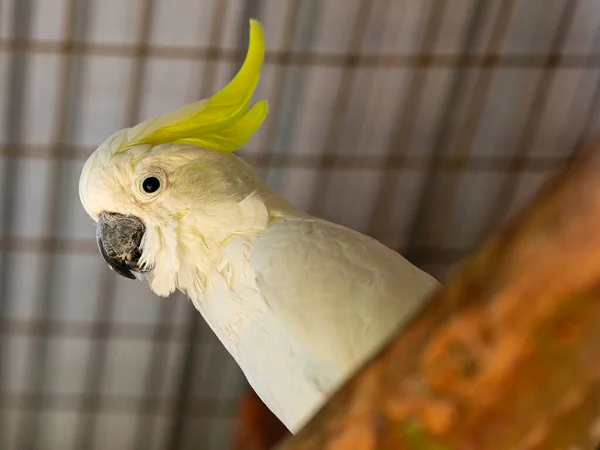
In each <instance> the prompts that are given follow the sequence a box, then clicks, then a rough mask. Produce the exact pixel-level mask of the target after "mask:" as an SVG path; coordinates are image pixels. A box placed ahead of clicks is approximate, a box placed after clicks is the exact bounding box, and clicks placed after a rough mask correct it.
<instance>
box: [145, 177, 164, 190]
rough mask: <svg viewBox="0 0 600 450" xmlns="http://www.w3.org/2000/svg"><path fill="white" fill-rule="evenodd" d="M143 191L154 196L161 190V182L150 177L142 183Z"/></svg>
mask: <svg viewBox="0 0 600 450" xmlns="http://www.w3.org/2000/svg"><path fill="white" fill-rule="evenodd" d="M142 189H144V192H146V193H148V194H152V193H154V192H156V191H158V190H159V189H160V180H159V179H158V178H156V177H148V178H146V179H144V181H143V182H142Z"/></svg>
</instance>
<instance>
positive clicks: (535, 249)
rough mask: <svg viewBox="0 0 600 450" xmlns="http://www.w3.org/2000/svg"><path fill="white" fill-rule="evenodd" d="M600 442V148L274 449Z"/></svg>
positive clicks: (452, 448)
mask: <svg viewBox="0 0 600 450" xmlns="http://www.w3.org/2000/svg"><path fill="white" fill-rule="evenodd" d="M599 443H600V145H596V146H594V147H593V148H591V149H590V150H589V151H588V152H587V153H586V155H585V156H584V157H582V158H581V159H580V160H579V161H578V162H577V163H576V164H574V165H573V166H572V167H571V168H570V169H569V170H568V171H566V172H565V173H564V174H563V175H562V176H561V177H559V179H558V180H556V181H555V182H554V183H553V184H552V185H551V186H549V187H547V188H546V189H545V191H544V192H543V193H542V195H540V196H538V198H537V199H536V200H535V201H534V202H533V204H532V205H531V206H530V207H529V208H528V209H527V210H526V211H525V212H524V213H523V214H521V216H520V217H518V218H517V219H516V220H515V221H513V223H512V224H511V225H510V226H508V227H506V228H505V230H504V231H503V232H501V233H499V234H497V235H495V236H493V237H491V238H490V239H488V240H487V241H486V242H485V243H484V244H483V245H481V246H480V247H479V249H478V250H477V251H475V252H474V253H473V255H472V256H470V257H469V258H467V259H466V260H465V261H464V262H463V263H462V264H461V266H460V267H459V269H458V270H456V271H455V272H454V274H453V275H451V276H450V277H449V278H448V280H447V282H446V285H445V287H444V288H443V289H442V290H441V291H440V292H438V293H437V294H436V295H434V297H433V298H432V299H431V301H430V302H429V303H428V305H427V306H426V307H425V309H424V311H423V312H422V313H421V314H419V315H418V317H416V318H415V319H414V320H413V321H412V322H411V323H410V324H409V325H408V326H407V327H405V328H404V329H403V330H402V331H401V332H399V333H398V334H397V336H396V337H395V338H394V339H392V341H391V342H390V343H389V344H388V345H387V346H386V347H385V348H384V349H383V350H382V351H381V352H380V353H379V354H378V355H376V357H374V358H373V359H372V360H371V361H370V362H369V363H368V364H366V365H365V367H363V369H361V370H360V371H359V372H358V373H357V374H356V375H355V376H354V377H353V378H352V379H351V380H349V381H348V382H347V383H346V384H345V385H344V386H343V387H342V388H341V390H340V391H339V392H338V393H337V394H336V395H335V396H334V397H333V398H332V399H331V400H330V401H329V402H328V404H327V405H325V407H324V408H323V409H322V410H321V411H320V412H319V413H318V414H317V415H316V417H314V418H313V420H312V421H311V422H310V423H309V424H308V425H307V426H306V427H305V428H304V429H303V430H301V432H300V433H298V435H297V436H295V437H293V438H292V439H290V440H288V441H286V442H285V443H284V444H282V445H281V446H280V447H279V450H305V449H306V450H307V449H311V450H312V449H319V450H321V449H323V450H342V449H352V450H368V449H369V450H370V449H392V448H393V449H401V450H404V449H406V450H409V449H410V450H412V449H419V450H507V449H515V450H534V449H535V450H542V449H543V450H553V449H561V450H563V449H564V450H567V449H569V450H571V449H573V450H575V449H578V450H579V449H581V450H587V449H594V448H596V446H597V445H598V444H599Z"/></svg>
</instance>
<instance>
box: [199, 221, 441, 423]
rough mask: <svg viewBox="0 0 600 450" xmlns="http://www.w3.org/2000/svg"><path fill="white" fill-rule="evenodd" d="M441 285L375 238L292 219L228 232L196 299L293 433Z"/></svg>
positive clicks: (254, 383)
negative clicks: (259, 229)
mask: <svg viewBox="0 0 600 450" xmlns="http://www.w3.org/2000/svg"><path fill="white" fill-rule="evenodd" d="M438 286H439V283H438V282H437V281H436V280H435V279H434V278H432V277H431V276H429V275H428V274H426V273H424V272H422V271H421V270H419V269H418V268H416V267H414V266H413V265H411V264H410V263H409V262H408V261H406V260H405V259H404V258H402V257H401V256H400V255H399V254H397V253H396V252H393V251H392V250H390V249H388V248H387V247H385V246H383V245H382V244H380V243H379V242H377V241H375V240H374V239H371V238H369V237H367V236H364V235H362V234H360V233H357V232H356V231H353V230H350V229H348V228H345V227H342V226H339V225H335V224H332V223H329V222H326V221H323V220H319V219H311V218H294V219H287V220H283V221H281V222H279V223H277V224H274V225H271V226H270V227H269V228H268V229H267V230H266V231H264V232H263V233H262V234H260V235H253V236H244V237H238V238H234V239H233V240H232V241H231V242H230V243H229V244H228V245H227V246H226V247H225V248H224V250H223V254H222V258H221V260H220V262H219V263H218V264H217V265H216V266H215V268H214V269H213V270H212V272H211V273H209V274H208V278H207V285H206V289H205V292H204V298H203V299H202V300H201V299H199V298H195V299H194V298H193V300H194V303H195V304H196V306H197V307H198V308H199V309H200V310H201V311H202V313H203V315H204V317H205V319H206V321H207V322H208V323H209V325H210V326H211V327H212V329H213V330H214V332H215V333H216V334H217V336H218V337H219V339H220V340H221V342H222V343H223V344H224V345H225V347H226V348H227V350H228V351H229V352H230V353H231V355H232V356H233V357H234V358H235V360H236V361H237V363H238V364H239V366H240V367H241V368H242V370H243V372H244V374H245V375H246V377H247V379H248V381H249V383H250V385H251V386H252V387H253V388H254V389H255V391H256V392H257V394H258V395H259V396H260V397H261V398H262V400H263V401H264V402H265V403H266V404H267V406H268V407H269V408H270V409H271V410H272V411H273V413H275V414H276V415H277V416H278V417H279V419H280V420H281V421H282V422H283V423H284V424H285V425H286V426H287V427H288V428H289V429H290V430H291V431H292V432H295V431H297V430H298V429H299V428H300V427H302V426H303V425H304V423H305V422H306V420H308V419H309V418H310V417H311V416H312V414H313V413H315V412H316V410H317V409H318V408H319V407H320V406H321V405H322V403H323V402H324V401H325V400H326V398H327V397H328V395H330V394H331V393H332V392H333V391H334V390H335V389H336V388H337V387H338V386H339V384H340V383H341V382H343V381H344V380H345V379H346V377H348V376H349V375H351V373H352V372H353V371H354V370H356V368H357V367H358V366H359V365H360V364H362V362H363V361H364V360H365V359H366V358H368V357H369V356H370V355H371V354H372V353H373V352H374V351H376V350H377V349H378V348H379V347H380V346H381V345H382V344H383V343H384V342H385V341H386V340H387V339H388V338H389V337H390V335H391V334H392V333H393V332H394V331H396V330H397V329H398V327H400V326H401V325H402V324H403V323H405V322H406V321H407V320H408V319H409V318H410V317H412V315H413V314H414V313H415V312H416V311H417V310H418V309H419V308H420V306H421V305H422V304H423V300H424V299H426V298H427V296H429V295H430V294H431V293H432V292H433V290H435V289H437V287H438ZM192 297H193V296H192Z"/></svg>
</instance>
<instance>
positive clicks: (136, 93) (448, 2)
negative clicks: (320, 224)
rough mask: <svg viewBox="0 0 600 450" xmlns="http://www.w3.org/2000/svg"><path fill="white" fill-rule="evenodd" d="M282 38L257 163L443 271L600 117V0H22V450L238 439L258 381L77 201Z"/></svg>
mask: <svg viewBox="0 0 600 450" xmlns="http://www.w3.org/2000/svg"><path fill="white" fill-rule="evenodd" d="M250 17H254V18H257V19H259V20H260V21H261V22H262V23H263V26H264V27H265V34H266V45H267V54H266V59H265V69H264V75H263V78H262V81H261V83H260V85H259V88H258V92H257V95H256V97H257V98H266V99H267V100H268V101H269V102H270V104H271V113H270V115H269V118H268V120H267V122H266V123H265V125H264V126H263V127H262V128H261V130H260V131H259V132H258V134H257V135H256V136H255V137H254V138H253V139H252V141H251V143H250V144H249V145H248V147H247V148H246V149H244V150H243V151H241V152H240V155H241V156H242V157H244V158H245V159H246V160H247V161H248V162H249V163H250V164H252V165H253V166H254V167H255V168H256V169H257V170H259V172H260V173H261V175H262V176H263V177H264V178H265V179H266V180H267V181H268V182H269V183H270V184H271V185H273V186H274V187H275V188H276V189H277V190H278V191H279V192H281V193H282V194H283V195H284V196H286V197H287V198H289V199H290V200H291V201H292V202H293V203H295V204H296V205H297V206H299V207H301V208H303V209H305V210H307V211H309V212H310V213H312V214H315V215H320V216H323V217H325V218H328V219H331V220H333V221H336V222H339V223H342V224H345V225H348V226H350V227H352V228H355V229H358V230H360V231H363V232H365V233H367V234H370V235H372V236H374V237H376V238H377V239H379V240H381V241H382V242H384V243H385V244H386V245H388V246H390V247H391V248H395V249H398V250H399V251H401V252H402V253H403V254H404V255H405V256H407V257H408V259H410V260H411V261H412V262H414V263H415V264H417V265H418V266H420V267H422V268H423V269H425V270H426V271H429V272H430V273H432V274H434V275H436V276H438V277H439V278H440V279H443V277H444V275H445V273H447V271H448V270H450V269H451V267H452V265H453V264H454V263H455V262H456V261H457V260H459V259H460V258H461V257H462V256H463V255H464V254H465V253H466V252H468V251H469V249H470V248H472V246H473V245H474V244H475V243H476V242H477V241H479V240H480V239H481V238H482V237H484V236H486V235H487V234H488V233H490V232H491V231H493V230H494V229H496V228H497V227H499V226H500V225H501V224H502V223H504V222H505V221H506V220H507V219H508V218H509V217H511V216H512V215H513V214H514V213H515V212H516V211H518V210H519V209H520V208H521V207H522V206H523V204H524V203H525V202H526V201H527V199H528V198H530V197H531V195H533V194H534V193H535V192H536V190H537V189H538V188H539V186H540V185H541V184H542V183H543V182H544V180H546V179H547V178H548V177H549V176H551V175H553V174H554V173H556V172H557V171H558V170H560V169H561V168H562V167H564V166H565V165H566V164H568V163H569V161H570V160H571V159H572V158H573V157H574V156H575V155H576V153H577V151H578V150H579V149H580V148H581V147H582V145H583V144H584V143H585V142H586V141H587V140H589V139H590V137H592V136H593V135H594V133H595V132H596V131H597V130H598V127H599V123H598V121H599V118H600V117H599V113H598V106H599V105H600V88H599V86H600V84H599V83H598V81H599V76H600V4H599V3H598V2H597V1H595V0H495V1H477V0H427V1H425V0H321V1H319V0H304V1H300V0H262V1H261V0H229V1H227V0H212V1H210V0H129V1H128V2H124V1H121V0H11V1H9V0H2V1H0V92H1V95H2V97H1V98H0V101H1V104H2V109H1V111H0V115H1V116H2V127H1V130H0V133H1V134H0V138H1V142H2V146H1V155H0V166H1V167H0V182H1V183H2V185H1V186H2V193H1V195H2V197H1V200H0V201H1V204H0V207H1V208H2V221H1V223H0V232H1V235H0V339H1V341H0V342H1V347H0V349H1V352H2V353H1V358H0V369H1V378H0V426H1V428H0V448H2V449H19V450H21V449H44V450H45V449H61V450H62V449H69V448H70V449H109V448H110V449H140V450H141V449H161V450H162V449H165V450H166V449H191V448H194V449H196V448H202V449H225V448H227V445H228V442H229V440H230V437H231V433H232V425H233V422H234V419H235V408H236V403H237V399H238V398H239V396H240V394H241V393H242V392H243V391H244V389H246V385H245V383H244V379H243V375H242V374H241V373H240V371H239V369H238V368H237V366H236V365H235V363H234V362H233V361H232V359H231V358H230V357H229V355H228V354H227V353H226V352H225V350H224V349H223V348H222V346H221V345H220V343H219V342H218V341H217V340H216V338H215V337H214V336H213V334H212V332H211V331H210V329H209V328H208V327H207V326H206V324H205V323H204V322H203V321H202V320H201V318H200V315H199V314H198V313H196V311H195V310H194V308H193V307H192V305H191V304H190V302H188V301H186V299H185V298H183V296H181V295H173V296H172V297H171V298H168V299H159V298H157V297H155V296H154V295H153V294H152V293H151V292H150V291H149V289H148V288H147V286H146V285H145V284H142V283H134V282H130V281H129V280H124V279H121V278H120V277H117V276H116V275H115V274H114V273H112V272H110V271H109V270H108V268H107V267H106V266H105V264H104V263H103V261H102V259H101V258H100V256H99V254H98V252H97V249H96V245H95V243H94V240H93V237H94V228H93V223H92V221H91V219H89V218H88V217H87V216H86V215H85V213H84V211H83V209H82V208H81V206H80V204H79V200H78V189H77V182H78V177H79V173H80V170H81V167H82V165H83V162H84V161H85V159H86V158H87V156H88V155H89V154H90V153H91V152H92V151H93V150H94V148H95V146H97V145H98V144H99V143H100V142H101V141H103V140H104V139H105V138H106V137H107V136H108V135H110V134H112V132H114V131H115V130H117V129H119V128H121V127H124V126H129V125H133V124H135V123H137V122H138V121H140V120H142V119H145V118H148V117H151V116H153V115H155V114H158V113H161V112H164V111H167V110H168V109H170V108H172V107H175V106H178V105H181V104H184V103H188V102H190V101H193V100H195V99H197V98H200V97H205V96H207V95H209V94H210V93H211V92H214V91H216V90H217V89H218V88H219V87H221V86H223V85H224V84H225V83H226V82H227V81H228V80H229V79H230V78H231V76H232V75H233V73H235V71H236V70H237V68H238V67H239V64H240V62H241V60H242V58H243V56H244V53H245V49H246V45H247V34H248V19H249V18H250Z"/></svg>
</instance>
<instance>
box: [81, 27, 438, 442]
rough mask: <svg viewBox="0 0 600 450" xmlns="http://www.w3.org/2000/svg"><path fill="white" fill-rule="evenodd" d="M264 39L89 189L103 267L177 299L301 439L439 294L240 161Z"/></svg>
mask: <svg viewBox="0 0 600 450" xmlns="http://www.w3.org/2000/svg"><path fill="white" fill-rule="evenodd" d="M263 58H264V38H263V32H262V28H261V26H260V24H259V23H258V22H257V21H255V20H251V21H250V45H249V49H248V53H247V55H246V58H245V61H244V63H243V65H242V67H241V69H240V71H239V72H238V73H237V75H236V76H235V77H234V78H233V80H232V81H231V82H230V83H229V84H228V85H227V86H225V87H224V88H223V89H222V90H221V91H219V92H218V93H217V94H215V95H214V96H212V97H210V98H209V99H205V100H201V101H198V102H196V103H192V104H190V105H187V106H184V107H182V108H179V109H177V110H175V111H172V112H169V113H167V114H164V115H162V116H160V117H158V118H155V119H151V120H147V121H145V122H143V123H141V124H139V125H137V126H134V127H132V128H126V129H123V130H120V131H118V132H116V133H115V134H113V135H112V136H111V137H109V138H108V139H107V140H106V141H105V142H104V143H102V144H101V145H100V147H98V149H97V150H96V151H95V152H94V153H93V154H92V155H91V156H90V157H89V159H88V160H87V162H86V163H85V166H84V167H83V170H82V173H81V178H80V182H79V195H80V198H81V202H82V204H83V207H84V208H85V210H86V212H87V213H88V214H89V215H90V216H91V217H92V218H93V219H94V221H95V222H96V223H97V228H96V230H97V231H96V239H97V243H98V247H99V249H100V252H101V254H102V257H103V258H104V259H105V261H106V262H107V263H108V264H109V265H110V267H111V268H112V269H114V270H115V271H116V272H117V273H119V274H120V275H123V276H125V277H128V278H136V277H138V278H146V279H147V280H148V283H149V285H150V288H151V289H152V291H154V292H155V293H156V294H157V295H159V296H167V295H169V294H171V293H172V292H174V291H175V290H179V291H182V292H184V293H185V294H187V295H188V296H189V297H190V299H191V300H192V302H193V304H194V306H195V307H196V308H197V309H198V311H199V312H200V313H201V314H202V316H203V318H204V319H205V320H206V322H207V323H208V324H209V326H210V327H211V329H212V330H213V331H214V332H215V333H216V335H217V336H218V338H219V340H220V341H221V342H222V344H223V345H224V346H225V347H226V348H227V350H228V351H229V353H230V354H231V355H232V356H233V358H234V359H235V361H236V362H237V363H238V365H239V366H240V368H241V369H242V371H243V372H244V374H245V376H246V378H247V379H248V382H249V384H250V385H251V386H252V388H253V389H254V390H255V391H256V393H257V394H258V395H259V396H260V398H261V399H262V400H263V401H264V403H265V404H266V405H267V406H268V407H269V408H270V409H271V411H273V413H274V414H275V415H276V416H277V417H278V418H279V419H280V420H281V421H282V422H283V423H284V424H285V425H286V426H287V427H288V429H289V430H290V431H291V432H292V433H294V432H297V431H298V430H299V429H300V428H301V427H302V426H303V425H304V424H305V423H306V422H307V421H308V420H309V419H310V418H311V416H312V415H313V414H314V413H316V411H317V410H318V409H319V407H320V406H322V405H323V403H324V402H325V401H326V400H327V399H328V397H329V396H330V395H331V394H333V392H334V391H335V390H336V389H337V388H338V387H340V385H341V383H343V382H344V381H345V380H346V379H347V378H348V377H349V376H350V375H352V373H353V372H354V371H356V370H357V369H358V367H359V366H360V365H361V364H363V363H364V362H365V361H366V360H367V359H368V358H369V357H371V356H372V355H373V354H374V352H376V351H377V350H379V349H380V348H381V347H382V346H383V344H384V343H385V342H386V341H387V340H388V339H389V338H391V336H392V334H393V333H394V332H396V331H397V330H398V329H399V328H400V327H401V326H402V325H403V324H404V323H406V321H407V320H408V319H410V318H411V317H412V316H413V315H414V314H415V313H416V312H417V311H418V309H419V307H420V306H422V305H423V304H424V301H425V300H426V299H427V297H429V296H430V294H432V292H433V291H434V290H436V289H437V288H438V287H439V283H438V282H437V281H436V280H435V279H434V278H433V277H431V276H430V275H428V274H427V273H425V272H423V271H421V270H420V269H418V268H416V267H415V266H413V265H412V264H410V263H409V262H408V261H407V260H406V259H404V258H403V257H402V256H400V255H399V254H398V253H396V252H394V251H392V250H390V249H389V248H387V247H385V246H384V245H383V244H381V243H379V242H378V241H376V240H375V239H372V238H370V237H367V236H365V235H363V234H361V233H359V232H357V231H354V230H351V229H349V228H346V227H343V226H340V225H337V224H334V223H331V222H328V221H326V220H323V219H319V218H316V217H312V216H310V215H308V214H306V213H304V212H303V211H300V210H299V209H297V208H296V207H294V206H293V205H292V204H291V203H289V202H288V201H287V200H285V199H284V198H282V197H281V196H279V195H278V194H277V193H276V192H275V191H274V190H272V189H271V188H270V187H269V186H267V185H266V184H265V183H264V182H263V181H262V180H261V179H260V178H259V176H258V175H257V174H256V173H255V172H254V171H253V170H252V168H250V167H249V166H248V165H247V164H246V163H244V162H243V161H242V160H241V159H240V158H239V157H237V156H235V155H234V154H233V152H234V151H235V150H238V149H239V148H240V147H242V146H243V145H244V144H245V143H246V142H247V141H248V140H249V139H250V137H251V136H252V135H253V134H254V133H255V132H256V130H257V129H258V128H259V126H260V125H261V123H262V122H263V121H264V119H265V117H266V116H267V112H268V105H267V103H266V102H265V101H259V102H257V103H256V104H255V105H254V106H252V107H251V105H250V102H251V97H252V95H253V93H254V90H255V89H256V86H257V84H258V81H259V78H260V71H261V68H262V64H263Z"/></svg>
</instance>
